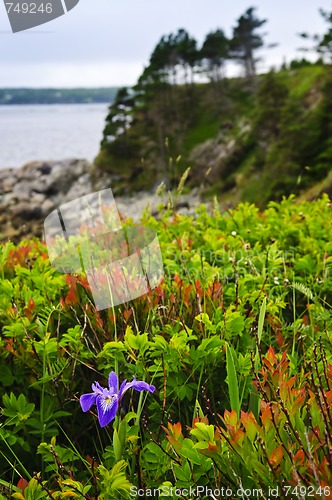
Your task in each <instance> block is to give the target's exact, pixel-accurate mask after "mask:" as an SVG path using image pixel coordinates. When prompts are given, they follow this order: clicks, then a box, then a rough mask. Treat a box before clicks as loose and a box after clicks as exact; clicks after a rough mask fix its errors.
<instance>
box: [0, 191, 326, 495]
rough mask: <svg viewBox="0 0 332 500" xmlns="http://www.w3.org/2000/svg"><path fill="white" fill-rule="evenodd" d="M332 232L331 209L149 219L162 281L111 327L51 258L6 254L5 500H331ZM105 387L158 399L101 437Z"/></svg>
mask: <svg viewBox="0 0 332 500" xmlns="http://www.w3.org/2000/svg"><path fill="white" fill-rule="evenodd" d="M331 220H332V217H331V202H330V200H329V198H328V196H326V195H325V196H323V197H322V198H321V199H319V200H318V201H315V202H301V203H299V202H297V201H295V200H294V198H293V197H290V198H288V199H284V200H283V201H282V202H281V203H275V202H270V204H269V206H268V207H267V209H266V210H265V211H259V209H258V208H257V207H256V206H254V205H249V204H240V205H239V206H238V207H236V208H235V209H232V210H229V211H227V212H220V211H219V209H218V206H217V204H216V206H215V209H214V210H213V211H212V212H211V213H209V212H208V211H207V209H206V207H205V206H204V205H202V206H201V207H200V208H199V209H198V211H197V213H196V215H195V217H193V216H192V217H189V216H181V215H178V214H176V213H173V212H172V210H170V209H169V210H166V211H163V212H162V213H161V214H160V219H158V220H156V219H154V218H152V217H151V216H149V214H148V213H145V214H144V216H143V219H142V221H143V223H144V224H145V225H148V226H150V227H153V228H154V229H155V230H156V231H157V234H158V238H159V242H160V245H161V250H162V254H163V262H164V267H165V278H164V281H163V282H162V283H161V284H160V285H159V286H158V287H157V288H156V289H154V290H152V291H151V292H150V293H149V294H148V295H146V296H143V297H141V298H139V299H136V300H135V301H133V302H130V303H126V304H123V305H121V306H117V307H115V308H113V309H112V308H111V309H108V310H104V311H97V310H96V309H95V307H94V304H93V302H92V299H91V293H90V290H89V286H88V284H87V281H86V279H85V277H84V276H81V275H61V274H58V273H57V272H56V271H54V270H53V269H52V268H51V266H50V262H49V259H48V255H47V251H46V248H45V246H44V244H43V243H41V242H39V241H37V240H36V241H32V240H29V241H22V242H21V243H20V244H19V245H17V246H14V245H13V244H11V243H7V244H4V245H2V246H1V253H0V397H1V401H2V402H1V414H2V415H1V421H0V422H1V423H0V442H1V445H0V456H1V458H0V477H1V479H0V490H1V492H0V498H1V500H3V499H5V498H18V499H24V498H25V499H29V500H37V499H42V498H45V499H57V498H67V497H70V498H85V499H86V500H90V499H91V500H92V499H97V498H98V499H99V500H107V499H117V498H118V499H120V498H128V499H129V498H133V497H135V496H136V497H137V496H140V497H144V496H145V497H146V498H148V497H153V496H154V495H153V494H152V493H151V491H152V490H153V489H157V488H159V489H160V494H161V496H164V497H167V498H196V497H197V496H198V497H199V498H204V499H205V498H211V494H212V495H214V498H225V496H226V495H227V497H228V498H252V497H253V495H254V497H255V498H256V497H257V498H266V497H268V496H270V497H278V498H289V497H292V498H294V495H295V497H297V498H301V499H305V498H309V497H312V498H317V499H324V498H325V499H327V498H331V491H330V487H331V484H332V456H331V449H332V447H331V443H332V420H331V415H332V356H331V331H332V314H331V300H332V297H331V290H332V282H331V280H332V277H331V266H332V223H331ZM131 223H132V222H131V221H127V224H131ZM112 371H115V372H117V375H118V377H119V380H120V382H121V381H123V380H124V379H127V381H131V380H132V379H133V377H134V376H135V377H136V379H137V381H145V382H146V385H145V386H144V387H142V388H146V387H149V388H150V389H149V391H150V392H149V391H148V390H144V391H142V392H137V391H133V390H132V389H130V388H128V390H126V394H125V395H124V396H123V398H122V399H121V404H120V405H119V409H118V413H117V416H116V418H115V419H114V420H112V421H111V422H110V423H109V425H106V426H105V427H100V421H99V420H98V418H97V414H96V408H95V406H92V407H91V409H90V411H87V412H85V413H84V412H82V408H81V406H80V402H79V399H80V397H81V396H82V395H83V394H87V393H91V384H92V383H94V382H98V383H99V384H100V386H101V387H107V386H108V377H109V374H110V372H112ZM112 377H113V375H112ZM111 380H113V379H111ZM148 384H149V385H148ZM151 385H153V386H154V387H155V389H153V388H152V387H151ZM135 387H136V388H137V387H139V386H138V385H137V383H136V386H135ZM135 387H134V388H135ZM109 390H110V393H112V395H113V394H115V392H116V391H117V390H118V389H115V388H111V387H110V388H109ZM120 393H121V390H120ZM105 394H106V393H105ZM104 423H105V422H104V421H103V424H104ZM190 487H191V488H192V489H191V490H190V491H191V493H190V492H189V490H188V489H189V488H190ZM185 490H186V491H187V492H185ZM226 490H227V492H228V493H226ZM196 493H197V495H196ZM210 493H211V494H210Z"/></svg>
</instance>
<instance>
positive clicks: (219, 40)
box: [200, 29, 229, 81]
mask: <svg viewBox="0 0 332 500" xmlns="http://www.w3.org/2000/svg"><path fill="white" fill-rule="evenodd" d="M228 57H229V40H228V38H227V37H226V35H225V33H224V32H223V30H221V29H218V30H216V31H214V32H211V33H208V34H207V35H206V38H205V40H204V42H203V45H202V48H201V50H200V59H201V61H202V65H203V70H204V71H205V72H206V73H207V74H208V77H209V78H210V80H212V81H220V80H221V79H222V77H223V68H224V65H225V62H226V60H227V58H228Z"/></svg>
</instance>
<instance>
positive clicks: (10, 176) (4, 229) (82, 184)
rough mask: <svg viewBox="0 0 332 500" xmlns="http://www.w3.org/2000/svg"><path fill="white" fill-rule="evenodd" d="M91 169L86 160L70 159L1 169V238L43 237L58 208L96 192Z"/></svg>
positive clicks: (37, 162)
mask: <svg viewBox="0 0 332 500" xmlns="http://www.w3.org/2000/svg"><path fill="white" fill-rule="evenodd" d="M90 168H91V167H90V165H89V163H88V162H87V161H86V160H81V159H66V160H63V161H35V162H31V163H28V164H26V165H23V167H21V168H18V169H13V168H7V169H3V170H0V239H1V240H6V239H7V238H11V239H16V240H17V239H19V238H20V237H22V236H41V235H42V227H43V221H44V219H45V218H46V217H47V215H48V214H49V213H50V212H52V210H54V208H55V207H57V206H59V205H61V204H63V203H67V202H68V201H71V200H74V199H75V198H79V197H80V196H83V195H85V194H87V193H90V192H91V191H92V185H91V178H90ZM36 228H37V229H36ZM36 231H37V234H36Z"/></svg>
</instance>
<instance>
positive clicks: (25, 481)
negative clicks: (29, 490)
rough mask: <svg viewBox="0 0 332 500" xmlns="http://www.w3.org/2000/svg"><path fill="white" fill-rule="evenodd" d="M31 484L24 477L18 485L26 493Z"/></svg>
mask: <svg viewBox="0 0 332 500" xmlns="http://www.w3.org/2000/svg"><path fill="white" fill-rule="evenodd" d="M28 484H29V482H28V481H27V480H26V479H24V478H23V477H21V478H20V480H19V481H18V483H17V487H18V488H19V489H20V490H21V491H22V493H24V490H25V488H26V487H27V486H28Z"/></svg>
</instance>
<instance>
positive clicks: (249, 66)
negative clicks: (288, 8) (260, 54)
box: [230, 7, 267, 77]
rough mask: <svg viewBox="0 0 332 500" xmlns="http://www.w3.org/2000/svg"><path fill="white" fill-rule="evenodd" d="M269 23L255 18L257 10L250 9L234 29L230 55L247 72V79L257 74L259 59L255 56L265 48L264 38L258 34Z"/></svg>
mask: <svg viewBox="0 0 332 500" xmlns="http://www.w3.org/2000/svg"><path fill="white" fill-rule="evenodd" d="M266 22H267V20H266V19H259V18H258V17H256V16H255V8H254V7H250V8H249V9H247V11H246V12H245V13H244V14H243V15H242V16H241V17H240V18H239V19H238V21H237V25H236V26H235V28H234V29H233V38H232V40H231V43H230V49H231V50H230V54H231V57H232V58H233V59H236V60H238V61H239V62H240V63H241V64H242V65H243V66H244V70H245V75H246V77H252V76H254V75H255V74H256V63H257V62H258V61H259V59H258V58H257V57H256V56H255V54H256V51H257V50H258V49H260V48H261V47H263V46H264V41H263V36H262V35H260V34H259V33H257V30H258V29H259V28H261V27H262V26H263V25H264V24H265V23H266Z"/></svg>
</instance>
